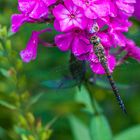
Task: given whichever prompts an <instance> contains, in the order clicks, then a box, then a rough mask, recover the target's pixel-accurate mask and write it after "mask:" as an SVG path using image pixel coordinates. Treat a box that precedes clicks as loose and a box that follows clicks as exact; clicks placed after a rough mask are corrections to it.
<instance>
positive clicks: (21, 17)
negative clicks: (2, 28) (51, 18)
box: [12, 0, 56, 32]
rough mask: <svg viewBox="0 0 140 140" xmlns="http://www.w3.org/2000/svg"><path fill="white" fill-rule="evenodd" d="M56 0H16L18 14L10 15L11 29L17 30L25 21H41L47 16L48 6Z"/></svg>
mask: <svg viewBox="0 0 140 140" xmlns="http://www.w3.org/2000/svg"><path fill="white" fill-rule="evenodd" d="M55 2H56V0H18V9H19V11H20V14H13V15H12V31H13V32H17V31H18V30H19V28H20V26H21V25H23V24H24V23H25V22H30V23H33V22H42V21H44V19H46V18H47V17H48V6H50V5H51V4H53V3H55Z"/></svg>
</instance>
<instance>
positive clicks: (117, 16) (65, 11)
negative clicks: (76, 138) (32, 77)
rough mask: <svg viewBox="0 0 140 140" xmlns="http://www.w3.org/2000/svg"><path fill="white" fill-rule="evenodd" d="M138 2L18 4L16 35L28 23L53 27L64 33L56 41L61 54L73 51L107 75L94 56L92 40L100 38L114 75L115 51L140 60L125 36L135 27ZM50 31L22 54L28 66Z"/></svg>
mask: <svg viewBox="0 0 140 140" xmlns="http://www.w3.org/2000/svg"><path fill="white" fill-rule="evenodd" d="M135 2H136V1H135V0H30V1H29V0H18V9H19V11H20V14H13V16H12V31H13V32H17V31H18V30H19V28H20V26H21V25H23V24H24V23H25V22H29V23H35V22H36V23H38V22H44V23H46V22H47V23H53V24H54V28H55V29H56V30H57V31H59V32H60V34H58V35H56V36H55V39H54V40H55V44H56V45H57V47H58V48H59V49H60V50H61V51H71V52H72V53H73V54H74V55H75V56H76V57H77V59H79V60H87V61H88V62H89V63H90V67H91V69H92V71H93V72H95V73H97V74H104V73H105V71H104V68H103V67H102V65H101V64H100V62H99V61H98V59H97V57H96V55H95V54H94V46H93V45H91V44H90V37H91V36H92V35H96V36H98V37H99V38H100V41H101V44H102V45H103V47H104V49H105V52H106V57H107V60H108V68H109V70H110V72H113V70H114V68H115V65H116V60H115V55H111V54H109V52H110V49H111V48H114V47H121V48H120V49H121V50H123V51H126V52H127V56H130V57H132V58H134V59H136V60H138V61H139V60H140V48H138V47H137V46H136V45H135V44H134V42H132V41H131V40H129V39H127V38H126V37H125V35H124V32H128V30H129V27H130V26H132V23H131V22H130V21H129V20H128V19H129V17H130V16H132V14H133V12H134V6H133V4H134V3H135ZM52 4H53V5H52ZM135 14H137V13H135ZM95 27H97V28H95ZM46 31H47V30H42V31H33V33H32V36H31V38H30V40H29V42H28V44H27V47H26V48H25V49H24V50H22V51H21V53H20V55H21V58H22V59H23V61H24V62H29V61H31V60H34V59H35V58H36V55H37V48H38V44H39V43H41V41H40V38H39V35H40V34H41V33H44V32H46ZM43 43H44V42H43ZM49 44H50V43H44V45H49ZM53 45H54V43H53ZM50 46H52V44H50Z"/></svg>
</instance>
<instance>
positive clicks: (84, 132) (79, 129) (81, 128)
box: [69, 115, 92, 140]
mask: <svg viewBox="0 0 140 140" xmlns="http://www.w3.org/2000/svg"><path fill="white" fill-rule="evenodd" d="M69 121H70V125H71V128H72V132H73V135H74V139H75V140H92V139H91V137H90V133H89V129H88V127H87V126H86V125H85V124H84V123H82V121H80V120H79V119H78V118H77V117H76V116H73V115H71V116H70V117H69Z"/></svg>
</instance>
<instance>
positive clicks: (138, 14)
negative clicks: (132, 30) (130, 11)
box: [134, 0, 140, 20]
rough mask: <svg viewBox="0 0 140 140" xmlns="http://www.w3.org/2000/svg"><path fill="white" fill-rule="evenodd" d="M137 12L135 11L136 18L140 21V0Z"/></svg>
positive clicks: (136, 7)
mask: <svg viewBox="0 0 140 140" xmlns="http://www.w3.org/2000/svg"><path fill="white" fill-rule="evenodd" d="M134 6H135V11H134V16H135V17H136V18H137V19H138V20H140V0H136V3H135V5H134Z"/></svg>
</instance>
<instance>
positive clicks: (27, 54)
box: [20, 31, 39, 63]
mask: <svg viewBox="0 0 140 140" xmlns="http://www.w3.org/2000/svg"><path fill="white" fill-rule="evenodd" d="M38 36H39V33H38V32H36V31H33V32H32V35H31V38H30V40H29V42H28V44H27V47H26V48H25V49H24V50H22V51H21V52H20V56H21V58H22V60H23V61H24V62H26V63H28V62H30V61H31V60H34V59H36V56H37V48H38V43H39V38H38Z"/></svg>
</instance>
